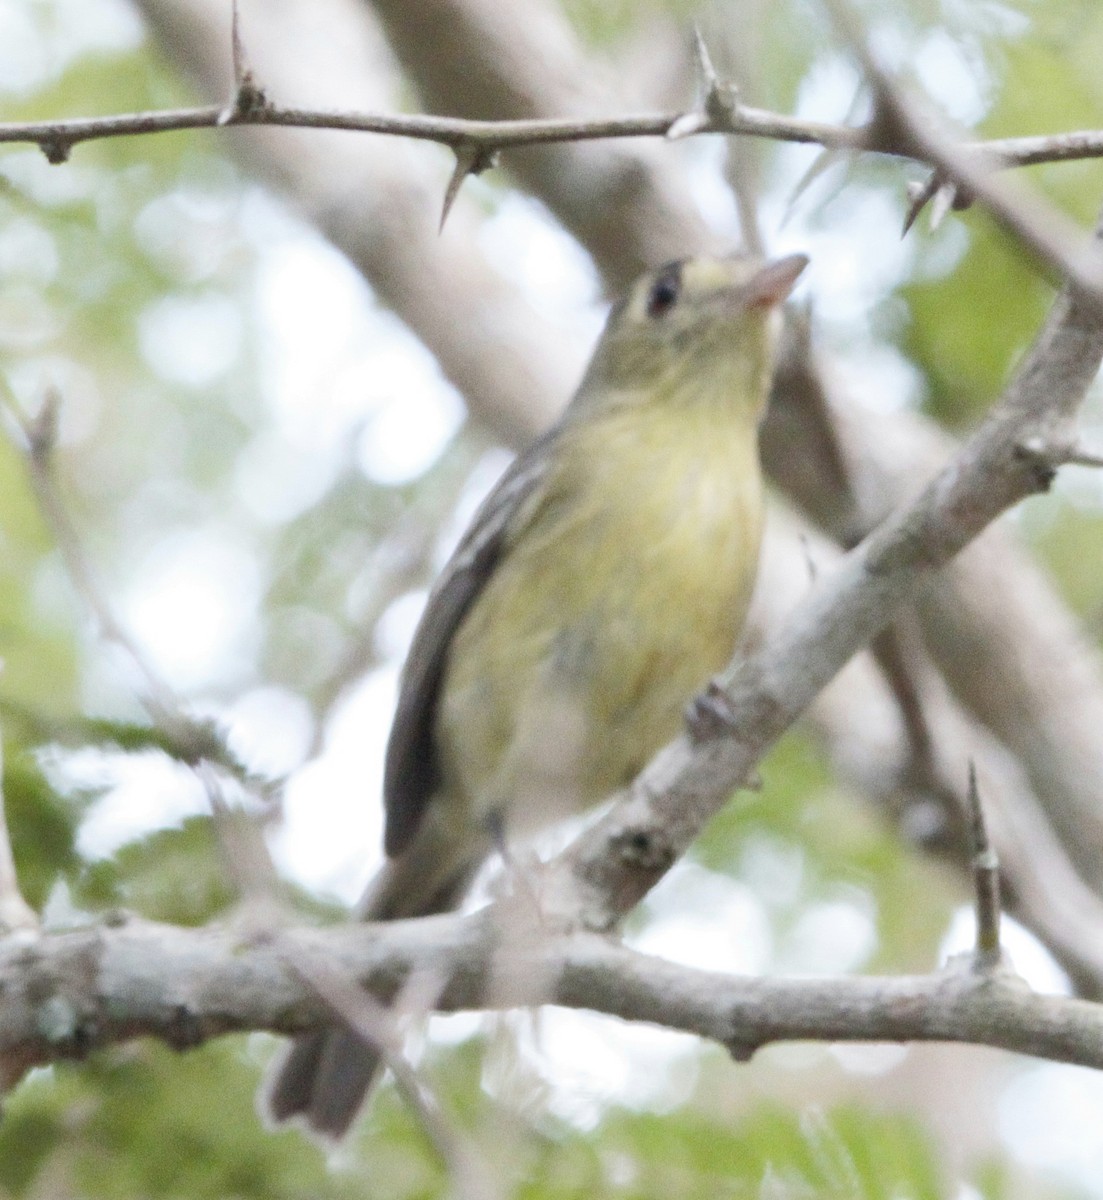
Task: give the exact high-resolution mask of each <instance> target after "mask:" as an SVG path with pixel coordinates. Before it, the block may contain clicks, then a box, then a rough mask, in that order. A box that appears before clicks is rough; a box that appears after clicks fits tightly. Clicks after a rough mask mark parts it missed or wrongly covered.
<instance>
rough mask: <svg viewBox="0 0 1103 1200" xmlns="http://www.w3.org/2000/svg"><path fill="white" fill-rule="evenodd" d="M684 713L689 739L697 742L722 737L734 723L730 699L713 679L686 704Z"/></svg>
mask: <svg viewBox="0 0 1103 1200" xmlns="http://www.w3.org/2000/svg"><path fill="white" fill-rule="evenodd" d="M685 715H686V725H687V727H688V728H689V736H690V739H691V740H692V741H694V742H696V743H698V744H700V743H701V742H707V741H709V740H710V739H711V738H715V737H723V735H724V734H726V733H728V732H730V730H731V729H732V728H733V725H734V719H733V715H732V706H731V700H730V699H729V698H728V693H727V692H726V691H725V690H724V689H723V688H722V687H721V686H720V684H719V683H717V682H716V680H715V679H710V680H709V681H708V683H707V684H706V685H705V689H704V691H702V692H698V693H697V695H696V696H694V697H693V699H692V700H691V701H690V702H689V704H687V705H686V714H685Z"/></svg>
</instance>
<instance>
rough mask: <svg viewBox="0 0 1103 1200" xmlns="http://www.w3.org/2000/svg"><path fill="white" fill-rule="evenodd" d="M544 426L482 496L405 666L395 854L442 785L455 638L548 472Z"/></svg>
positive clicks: (388, 838) (392, 743) (388, 784)
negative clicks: (441, 712)
mask: <svg viewBox="0 0 1103 1200" xmlns="http://www.w3.org/2000/svg"><path fill="white" fill-rule="evenodd" d="M555 434H556V430H554V429H553V430H549V432H548V433H546V434H545V435H544V436H543V437H542V438H540V439H539V440H538V441H536V442H535V443H533V445H532V446H530V447H529V448H528V449H527V450H526V451H525V452H524V453H523V454H522V455H521V456H520V457H518V458H517V459H516V460H515V461H514V462H513V464H512V466H511V467H510V468H509V470H508V471H506V473H505V475H503V476H502V478H501V480H499V482H498V484H497V486H496V487H495V488H494V490H493V491H492V492H491V493H490V495H489V496H488V497H487V498H486V500H484V501H483V504H482V507H481V508H480V509H479V511H478V512H477V513H476V514H475V517H474V519H473V520H472V522H471V525H470V527H469V528H468V530H467V532H466V533H465V534H464V536H463V539H462V540H461V542H460V544H459V545H458V546H457V547H456V550H455V553H454V554H453V555H452V557H451V558H450V559H449V560H448V562H447V564H446V565H445V567H444V570H443V571H442V572H441V575H440V578H439V579H438V580H437V582H436V585H435V586H434V588H433V591H432V592H431V593H430V595H429V600H428V602H427V603H426V606H425V612H424V613H423V614H422V617H421V622H420V623H419V625H418V628H417V632H416V633H415V634H414V640H413V643H412V644H411V646H410V652H409V655H408V656H407V658H406V664H405V666H404V667H403V670H402V681H401V684H400V690H399V697H398V709H397V711H396V713H395V719H394V725H393V726H392V727H391V736H390V740H389V741H388V743H387V756H386V763H385V766H384V773H383V804H384V809H385V811H386V818H387V819H386V831H385V833H384V838H383V846H384V849H385V850H386V852H387V854H388V855H390V856H391V857H393V856H394V855H396V854H400V853H401V852H402V851H403V850H404V849H405V848H406V846H407V845H408V844H409V842H410V839H411V838H412V837H413V836H414V833H415V832H416V831H417V827H418V825H419V824H420V822H421V818H422V815H423V813H424V812H425V808H426V805H427V804H428V803H429V800H430V798H431V797H432V795H433V793H434V792H435V791H436V789H437V787H438V786H439V784H440V759H439V755H438V750H437V744H436V738H435V736H434V733H435V725H436V712H437V702H438V700H439V698H440V686H441V680H442V678H443V676H444V668H445V663H446V661H447V657H448V649H449V647H450V646H451V644H452V638H453V636H454V635H455V632H456V630H457V629H458V628H459V625H460V622H461V621H462V620H463V618H464V616H465V615H466V613H467V611H468V610H469V609H470V607H471V605H472V604H474V603H475V600H476V599H477V598H478V596H479V593H480V592H481V591H482V589H483V586H484V585H485V584H486V582H487V580H488V579H489V578H490V577H491V575H492V574H493V573H494V570H495V568H496V567H497V565H498V563H499V562H500V561H501V559H502V555H503V554H504V553H505V552H506V551H507V550H508V547H509V543H510V540H511V536H512V535H513V534H514V533H515V532H516V524H517V518H518V514H519V513H520V512H521V510H522V509H524V508H525V507H526V506H527V505H526V502H527V501H528V500H529V499H530V498H531V497H533V496H534V495H535V494H536V493H537V491H538V489H539V487H540V485H541V483H542V482H543V480H544V479H545V478H546V476H547V472H548V454H547V447H548V445H549V443H550V442H551V441H552V439H553V438H554V437H555Z"/></svg>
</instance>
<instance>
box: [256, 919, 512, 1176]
mask: <svg viewBox="0 0 1103 1200" xmlns="http://www.w3.org/2000/svg"><path fill="white" fill-rule="evenodd" d="M277 946H278V949H279V951H280V953H281V954H283V955H284V957H285V961H286V962H287V965H288V967H289V968H290V969H291V970H292V971H293V972H294V974H295V975H296V976H298V978H299V979H300V980H301V981H302V982H303V984H305V985H306V987H307V988H309V990H310V991H311V992H313V993H314V995H315V996H317V998H318V999H319V1000H320V1001H321V1002H322V1004H323V1005H325V1007H326V1009H327V1010H328V1012H329V1014H330V1015H331V1016H333V1017H336V1018H337V1019H338V1020H339V1021H340V1022H341V1024H342V1025H344V1026H345V1027H346V1028H347V1029H349V1030H350V1031H351V1032H352V1033H354V1034H355V1035H356V1036H357V1037H358V1038H359V1039H360V1040H361V1041H363V1042H365V1043H366V1044H367V1045H369V1046H372V1047H373V1048H374V1049H377V1050H378V1051H379V1052H380V1054H381V1055H382V1056H383V1059H384V1061H385V1062H386V1064H387V1066H388V1067H389V1068H390V1071H391V1075H392V1077H393V1078H394V1083H395V1087H396V1088H397V1089H398V1092H399V1094H400V1095H401V1096H402V1099H403V1100H404V1101H405V1103H406V1104H407V1106H408V1107H409V1109H410V1111H411V1112H412V1113H413V1114H414V1116H415V1117H416V1118H417V1121H418V1123H419V1124H420V1126H421V1128H422V1130H423V1132H424V1133H425V1136H426V1137H427V1138H428V1139H429V1142H430V1144H431V1145H432V1147H433V1149H434V1150H435V1151H436V1153H437V1155H438V1157H439V1158H440V1160H441V1163H442V1165H443V1166H444V1167H445V1169H446V1170H447V1171H448V1175H449V1179H450V1180H451V1182H452V1185H453V1188H454V1190H455V1194H456V1195H457V1196H459V1197H461V1198H466V1200H495V1198H496V1197H498V1196H501V1195H502V1194H503V1193H502V1191H501V1188H500V1186H499V1184H498V1183H497V1181H496V1180H495V1178H494V1176H493V1174H492V1172H491V1171H490V1169H489V1166H488V1164H487V1163H486V1162H484V1161H483V1159H482V1158H481V1157H480V1156H479V1155H478V1154H476V1153H475V1150H474V1148H473V1146H472V1144H471V1142H470V1141H469V1140H467V1139H465V1138H463V1137H461V1136H460V1134H459V1132H458V1130H457V1129H456V1127H455V1126H454V1124H453V1122H452V1121H451V1119H450V1118H449V1116H448V1115H447V1113H446V1112H445V1111H444V1109H443V1107H442V1106H441V1104H440V1101H439V1100H438V1099H437V1097H436V1096H435V1095H434V1094H433V1092H432V1091H431V1090H430V1088H429V1087H428V1085H427V1084H426V1083H425V1082H424V1080H422V1079H421V1078H419V1076H418V1073H417V1072H416V1071H415V1070H414V1069H413V1068H412V1067H411V1066H410V1064H409V1063H408V1062H407V1061H406V1059H405V1058H404V1057H403V1055H402V1040H401V1034H400V1031H399V1029H398V1023H397V1021H396V1020H395V1015H394V1014H395V1013H396V1012H401V1013H402V1014H403V1015H407V1013H408V1011H409V1008H410V1004H409V1002H408V1001H407V1003H403V1002H402V1000H401V998H400V999H399V1000H398V1001H396V1002H395V1004H394V1005H393V1006H392V1008H386V1007H384V1006H383V1005H382V1004H380V1003H379V1001H377V1000H376V999H375V997H374V996H372V995H371V994H370V993H368V992H366V991H364V990H363V988H360V987H358V986H357V985H356V983H354V982H353V981H352V978H351V977H350V976H349V975H347V974H346V973H345V972H344V971H341V970H337V969H335V968H334V967H333V966H332V965H331V960H330V959H329V958H328V957H323V956H321V955H318V954H310V953H308V952H306V950H305V949H304V947H303V946H302V945H301V944H299V943H296V942H294V941H292V940H291V939H290V938H285V937H280V938H279V939H278V942H277ZM430 973H431V974H432V977H433V978H434V979H435V980H436V981H437V982H436V983H434V985H433V986H432V988H431V989H430V990H429V991H426V990H425V989H424V987H419V988H417V990H418V991H419V993H424V994H422V995H420V996H419V1000H420V1002H419V1004H418V1007H419V1008H426V1009H428V1008H432V1007H433V1006H434V1005H435V1004H436V1003H437V1001H438V999H439V996H440V992H441V991H442V990H443V985H442V983H441V982H440V980H439V974H440V973H439V971H435V970H432V971H431V969H430V968H428V967H427V969H426V971H425V972H424V973H418V972H414V973H412V974H411V976H410V980H411V981H412V980H419V981H424V980H425V979H427V978H429V976H430ZM413 986H415V987H416V986H417V985H416V984H415V985H413ZM410 987H411V983H410V982H409V981H408V983H407V989H409V988H410Z"/></svg>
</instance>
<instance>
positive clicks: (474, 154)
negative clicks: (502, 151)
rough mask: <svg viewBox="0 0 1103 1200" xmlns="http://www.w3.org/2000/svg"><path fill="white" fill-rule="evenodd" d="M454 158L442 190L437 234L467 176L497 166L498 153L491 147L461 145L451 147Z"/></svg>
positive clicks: (469, 144)
mask: <svg viewBox="0 0 1103 1200" xmlns="http://www.w3.org/2000/svg"><path fill="white" fill-rule="evenodd" d="M452 153H453V154H455V156H456V165H455V166H454V167H453V168H452V177H451V178H450V179H449V180H448V187H447V188H445V190H444V204H443V205H442V206H441V213H440V226H439V228H438V232H443V230H444V222H445V221H447V220H448V214H449V213H450V212H451V211H452V205H453V204H455V202H456V197H457V196H458V195H459V194H460V188H461V187H462V186H463V181H464V180H465V179H466V178H467V177H468V175H481V174H482V173H483V172H484V171H488V170H490V168H491V167H496V166H497V165H498V151H497V150H496V149H495V148H494V147H493V146H479V145H472V144H471V143H469V142H468V143H461V144H460V145H458V146H453V147H452Z"/></svg>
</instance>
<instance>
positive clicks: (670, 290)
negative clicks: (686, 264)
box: [647, 266, 682, 317]
mask: <svg viewBox="0 0 1103 1200" xmlns="http://www.w3.org/2000/svg"><path fill="white" fill-rule="evenodd" d="M681 288H682V272H681V270H680V269H679V268H678V267H677V266H673V267H668V268H667V269H666V270H665V271H663V273H662V274H661V275H660V276H659V277H658V279H656V280H655V282H654V283H653V284H652V285H651V291H650V292H648V294H647V315H648V316H649V317H661V316H664V315H665V314H666V313H668V312H669V311H670V310H671V309H672V308H673V307H674V305H675V304H676V303H677V302H678V294H679V292H680V291H681Z"/></svg>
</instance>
